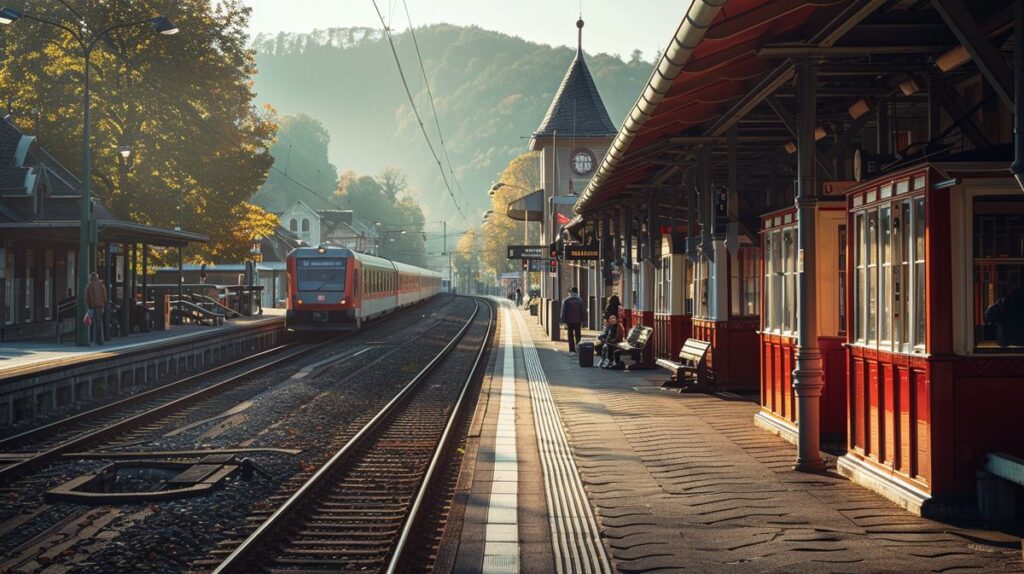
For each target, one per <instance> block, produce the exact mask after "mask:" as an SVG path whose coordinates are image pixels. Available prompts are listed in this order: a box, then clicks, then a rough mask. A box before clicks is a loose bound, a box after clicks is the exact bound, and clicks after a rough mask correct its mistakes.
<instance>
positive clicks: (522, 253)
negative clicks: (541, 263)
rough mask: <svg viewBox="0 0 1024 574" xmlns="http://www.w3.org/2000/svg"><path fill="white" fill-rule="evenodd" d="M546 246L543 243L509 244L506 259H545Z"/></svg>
mask: <svg viewBox="0 0 1024 574" xmlns="http://www.w3.org/2000/svg"><path fill="white" fill-rule="evenodd" d="M546 250H547V247H546V246H544V245H509V246H508V249H507V254H506V258H508V259H547V251H546Z"/></svg>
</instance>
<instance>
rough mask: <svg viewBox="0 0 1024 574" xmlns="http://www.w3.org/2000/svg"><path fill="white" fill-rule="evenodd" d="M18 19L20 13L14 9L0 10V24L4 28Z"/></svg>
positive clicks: (4, 8) (5, 8)
mask: <svg viewBox="0 0 1024 574" xmlns="http://www.w3.org/2000/svg"><path fill="white" fill-rule="evenodd" d="M18 18H21V12H18V11H17V10H15V9H14V8H8V7H7V6H4V7H3V8H0V24H2V25H4V26H6V25H7V24H10V23H11V22H14V21H15V20H17V19H18Z"/></svg>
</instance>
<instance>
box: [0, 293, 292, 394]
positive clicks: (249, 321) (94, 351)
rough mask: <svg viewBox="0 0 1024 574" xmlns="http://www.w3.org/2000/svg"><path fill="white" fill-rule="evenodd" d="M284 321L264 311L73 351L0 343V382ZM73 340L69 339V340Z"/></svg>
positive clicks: (46, 344)
mask: <svg viewBox="0 0 1024 574" xmlns="http://www.w3.org/2000/svg"><path fill="white" fill-rule="evenodd" d="M283 318H284V309H264V310H263V316H262V317H242V318H239V319H232V320H230V321H225V322H224V324H223V325H221V326H219V327H211V326H206V325H174V326H172V327H171V329H170V330H168V331H150V332H149V333H138V334H133V335H129V336H128V337H114V338H113V339H111V340H109V341H107V343H106V344H104V345H102V346H95V345H94V346H91V347H77V346H75V344H74V343H73V342H71V341H68V342H66V343H64V344H59V343H54V342H53V341H52V339H47V340H34V341H16V342H3V343H0V379H3V378H4V377H10V376H13V375H16V374H22V373H26V372H31V371H33V370H38V369H45V368H49V367H51V366H56V365H64V366H67V365H72V364H75V363H80V362H83V361H91V360H93V359H99V358H104V357H109V356H112V355H115V354H118V353H124V352H126V351H133V350H136V349H141V348H144V347H148V346H152V345H163V344H166V343H171V342H176V343H180V342H182V341H183V340H186V339H189V338H192V337H201V336H206V335H209V334H210V333H213V332H217V331H221V332H228V331H232V330H235V329H238V328H242V327H252V326H254V325H258V324H261V323H266V322H269V321H280V320H281V319H283ZM72 338H73V337H72Z"/></svg>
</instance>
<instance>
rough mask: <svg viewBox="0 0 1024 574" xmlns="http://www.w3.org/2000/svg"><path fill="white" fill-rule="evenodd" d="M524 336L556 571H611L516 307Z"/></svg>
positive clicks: (526, 328) (536, 359)
mask: <svg viewBox="0 0 1024 574" xmlns="http://www.w3.org/2000/svg"><path fill="white" fill-rule="evenodd" d="M514 315H515V316H516V321H517V323H518V327H519V334H520V337H522V346H523V358H524V360H525V362H526V373H527V376H528V378H529V381H530V400H531V403H532V405H533V418H534V424H535V426H536V429H537V445H538V448H539V449H540V460H541V467H542V468H543V471H544V489H545V492H546V495H547V504H548V520H549V523H550V527H551V542H552V547H553V550H554V554H555V566H556V568H557V572H558V574H564V573H577V572H580V573H584V572H585V573H606V572H607V573H610V572H612V568H611V565H610V564H609V562H608V555H607V553H606V552H605V548H604V546H603V545H602V544H601V538H600V534H599V531H598V528H597V522H596V520H595V519H594V513H593V511H592V509H591V508H590V503H589V502H588V500H587V494H586V492H585V491H584V490H583V482H582V481H581V480H580V476H579V472H578V471H577V469H576V463H575V461H574V460H573V458H572V452H571V451H570V450H569V441H568V440H567V438H566V436H565V431H564V430H563V427H562V420H561V418H560V417H559V415H558V410H557V408H556V407H555V402H554V399H553V398H552V396H551V391H550V389H549V388H548V380H547V376H545V374H544V369H543V368H542V367H541V364H540V356H539V355H538V354H537V349H536V348H534V346H533V337H532V336H531V335H530V330H529V327H528V326H527V325H526V322H525V321H524V320H523V317H522V315H520V314H519V313H514Z"/></svg>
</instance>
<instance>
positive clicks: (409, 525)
mask: <svg viewBox="0 0 1024 574" xmlns="http://www.w3.org/2000/svg"><path fill="white" fill-rule="evenodd" d="M484 303H485V304H486V305H487V306H488V307H490V309H491V316H490V319H488V321H487V332H486V333H485V334H484V339H483V344H482V345H480V349H479V350H478V351H477V353H476V359H475V360H474V361H473V366H472V368H470V370H469V375H468V376H467V377H466V382H465V383H463V385H462V391H461V392H460V393H459V399H458V401H456V403H455V407H454V408H452V414H451V416H450V417H448V424H447V425H445V427H444V433H443V434H442V435H441V440H439V441H438V443H437V450H435V451H434V457H433V458H432V459H431V461H430V466H429V467H427V473H426V475H425V476H424V479H423V484H422V485H420V489H419V492H417V493H416V498H415V501H414V502H413V505H412V508H411V509H410V510H409V515H408V516H407V517H406V519H405V524H404V525H403V527H402V533H401V536H399V538H398V544H396V545H395V549H394V551H393V552H392V554H391V561H390V563H389V564H388V569H387V572H388V574H396V573H397V572H399V568H400V567H401V564H402V559H403V558H404V552H405V547H406V544H407V543H408V542H409V538H410V536H412V531H413V529H414V528H415V527H416V526H417V520H418V519H419V514H420V512H421V510H422V507H423V501H424V500H425V499H426V497H427V493H428V491H429V490H430V488H432V487H433V486H434V482H435V481H436V480H437V474H438V473H437V470H438V468H439V467H440V465H441V458H442V457H443V456H444V454H445V451H447V450H448V446H449V442H450V441H451V440H452V437H453V435H454V432H453V430H454V428H455V426H456V425H458V424H459V419H460V417H461V416H462V411H463V410H464V409H465V403H466V401H465V399H466V395H468V394H469V389H470V385H471V384H472V382H473V380H474V379H476V377H477V375H479V373H480V369H481V367H482V365H483V358H484V352H485V351H486V350H487V348H488V344H487V343H488V341H490V340H491V337H493V335H494V321H495V319H496V318H497V308H496V307H495V306H494V304H493V303H491V302H490V301H487V300H484Z"/></svg>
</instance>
